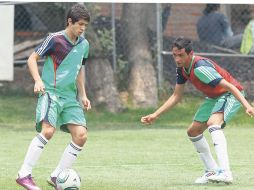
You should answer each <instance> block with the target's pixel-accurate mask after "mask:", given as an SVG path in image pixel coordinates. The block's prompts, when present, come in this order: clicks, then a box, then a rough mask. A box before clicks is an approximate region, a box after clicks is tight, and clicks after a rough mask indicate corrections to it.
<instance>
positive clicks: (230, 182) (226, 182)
mask: <svg viewBox="0 0 254 190" xmlns="http://www.w3.org/2000/svg"><path fill="white" fill-rule="evenodd" d="M209 182H212V183H224V184H226V185H230V184H232V183H233V182H232V181H220V180H213V179H209Z"/></svg>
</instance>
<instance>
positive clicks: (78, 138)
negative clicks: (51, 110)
mask: <svg viewBox="0 0 254 190" xmlns="http://www.w3.org/2000/svg"><path fill="white" fill-rule="evenodd" d="M73 140H74V141H75V143H76V144H78V145H79V146H83V145H84V144H85V143H86V140H87V131H86V130H85V129H84V130H82V131H79V133H78V134H76V135H75V136H74V139H73Z"/></svg>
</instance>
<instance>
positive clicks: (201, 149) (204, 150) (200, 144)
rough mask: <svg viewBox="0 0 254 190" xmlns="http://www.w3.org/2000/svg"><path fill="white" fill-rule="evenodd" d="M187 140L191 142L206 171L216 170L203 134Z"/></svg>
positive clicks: (215, 164)
mask: <svg viewBox="0 0 254 190" xmlns="http://www.w3.org/2000/svg"><path fill="white" fill-rule="evenodd" d="M189 138H190V140H191V141H192V143H193V145H194V146H195V148H196V150H197V152H198V153H199V156H200V159H201V160H202V161H203V163H204V165H205V168H206V171H214V170H216V169H217V168H218V166H217V163H216V162H215V160H214V159H213V156H212V154H211V151H210V147H209V145H208V143H207V141H206V138H205V137H204V136H203V134H200V135H198V136H196V137H189Z"/></svg>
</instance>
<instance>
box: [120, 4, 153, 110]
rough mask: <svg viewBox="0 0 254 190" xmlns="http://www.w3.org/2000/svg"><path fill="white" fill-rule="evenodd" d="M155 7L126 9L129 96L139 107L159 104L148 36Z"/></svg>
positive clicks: (124, 17) (133, 5) (124, 24)
mask: <svg viewBox="0 0 254 190" xmlns="http://www.w3.org/2000/svg"><path fill="white" fill-rule="evenodd" d="M153 6H155V4H137V3H135V4H134V3H130V4H127V3H126V4H124V5H123V13H122V22H123V30H124V31H125V32H124V33H125V34H127V36H126V48H125V51H126V52H125V54H126V55H127V57H128V62H129V64H130V68H131V69H130V75H129V93H130V95H131V97H132V101H133V104H134V106H136V107H154V106H156V105H157V101H158V95H157V81H156V72H155V69H154V67H153V60H152V53H151V50H150V47H149V39H148V34H147V31H148V28H147V26H148V22H149V20H150V19H149V17H151V13H153V12H154V11H152V10H153V8H154V7H153ZM152 16H153V14H152Z"/></svg>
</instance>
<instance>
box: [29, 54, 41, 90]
mask: <svg viewBox="0 0 254 190" xmlns="http://www.w3.org/2000/svg"><path fill="white" fill-rule="evenodd" d="M39 59H40V56H39V54H37V53H35V52H33V53H32V54H31V55H30V56H29V58H28V60H27V65H28V68H29V71H30V73H31V75H32V77H33V79H34V93H39V92H42V93H45V86H44V84H43V82H42V80H41V77H40V74H39V70H38V65H37V61H38V60H39Z"/></svg>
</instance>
